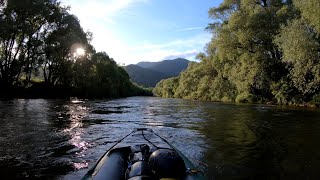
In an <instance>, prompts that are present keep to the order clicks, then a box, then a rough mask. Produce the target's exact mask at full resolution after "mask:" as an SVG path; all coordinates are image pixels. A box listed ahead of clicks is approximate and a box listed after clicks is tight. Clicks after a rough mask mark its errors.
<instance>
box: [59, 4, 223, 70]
mask: <svg viewBox="0 0 320 180" xmlns="http://www.w3.org/2000/svg"><path fill="white" fill-rule="evenodd" d="M61 1H62V4H63V5H68V6H70V7H71V9H70V12H71V13H72V14H75V15H76V16H77V17H78V18H79V20H80V24H81V26H82V27H83V29H84V30H85V31H87V30H88V31H90V32H92V33H93V40H92V42H91V44H92V45H93V46H94V47H95V49H96V50H97V51H105V52H106V53H107V54H108V55H109V56H110V57H112V58H113V59H114V60H115V61H116V62H117V63H119V64H121V65H128V64H136V63H138V62H141V61H160V60H164V59H174V58H179V57H181V58H186V59H189V60H195V55H196V54H197V53H199V52H202V51H203V50H204V47H205V45H206V43H208V42H209V41H210V39H211V35H210V33H209V32H207V31H205V30H204V29H205V27H206V26H207V25H208V23H210V22H211V21H212V20H211V19H210V18H209V17H208V10H209V8H210V7H214V6H218V5H219V4H220V3H221V1H222V0H90V1H89V0H61Z"/></svg>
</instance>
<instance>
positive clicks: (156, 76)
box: [123, 58, 190, 87]
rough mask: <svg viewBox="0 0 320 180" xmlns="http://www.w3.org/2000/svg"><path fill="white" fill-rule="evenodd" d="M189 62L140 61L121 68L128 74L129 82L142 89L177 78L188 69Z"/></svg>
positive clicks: (173, 60)
mask: <svg viewBox="0 0 320 180" xmlns="http://www.w3.org/2000/svg"><path fill="white" fill-rule="evenodd" d="M189 62H190V61H189V60H187V59H183V58H177V59H172V60H163V61H158V62H149V61H142V62H139V63H137V64H130V65H127V66H124V67H123V68H124V69H125V70H126V71H127V73H128V74H129V76H130V79H131V81H133V82H135V83H137V84H139V85H142V86H144V87H154V86H155V85H156V84H157V83H158V82H159V81H161V80H162V79H167V78H170V77H175V76H178V75H179V74H180V72H181V71H183V70H185V69H186V68H187V67H188V64H189Z"/></svg>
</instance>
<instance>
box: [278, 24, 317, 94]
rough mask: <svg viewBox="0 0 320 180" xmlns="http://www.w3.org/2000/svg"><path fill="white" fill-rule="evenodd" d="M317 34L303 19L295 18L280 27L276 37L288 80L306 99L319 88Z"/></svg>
mask: <svg viewBox="0 0 320 180" xmlns="http://www.w3.org/2000/svg"><path fill="white" fill-rule="evenodd" d="M317 36H318V34H317V32H316V31H314V29H313V28H312V27H310V25H309V24H307V23H306V22H305V21H304V20H302V19H295V20H293V21H292V22H290V23H289V24H288V25H287V26H284V27H282V28H281V32H280V34H279V36H278V37H277V38H276V42H277V43H278V45H279V47H280V48H281V49H282V52H283V61H284V62H285V63H286V64H287V66H288V67H289V70H290V74H289V77H290V80H291V81H292V82H293V85H294V87H295V88H297V89H298V90H299V92H300V93H301V94H302V95H303V96H305V98H306V99H308V98H310V97H311V96H313V94H315V93H316V92H318V91H319V88H320V55H319V53H320V41H319V40H318V39H317V38H316V37H317Z"/></svg>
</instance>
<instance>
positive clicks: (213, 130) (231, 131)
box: [200, 104, 320, 179]
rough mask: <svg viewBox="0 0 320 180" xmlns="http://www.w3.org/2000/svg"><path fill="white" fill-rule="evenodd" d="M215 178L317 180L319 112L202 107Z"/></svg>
mask: <svg viewBox="0 0 320 180" xmlns="http://www.w3.org/2000/svg"><path fill="white" fill-rule="evenodd" d="M202 109H203V116H205V117H203V118H204V119H206V121H205V122H203V125H202V128H201V129H200V131H201V132H203V133H204V134H205V135H206V137H207V141H208V144H209V145H210V147H209V148H208V150H207V152H206V153H205V155H204V157H203V159H204V161H206V162H209V166H208V167H207V173H208V176H209V177H212V179H318V177H319V174H318V169H319V167H320V159H319V157H320V152H319V143H318V140H317V139H319V138H320V133H319V132H320V131H319V130H320V122H319V121H318V118H319V117H320V113H319V111H308V110H303V109H296V110H292V109H282V108H279V107H271V106H262V105H241V106H236V105H228V104H211V105H208V104H206V105H204V108H202Z"/></svg>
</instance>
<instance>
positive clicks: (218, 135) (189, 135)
mask: <svg viewBox="0 0 320 180" xmlns="http://www.w3.org/2000/svg"><path fill="white" fill-rule="evenodd" d="M138 127H149V128H152V129H153V130H154V131H155V132H157V133H158V134H160V135H162V136H163V137H165V138H166V139H167V140H168V141H169V142H171V143H172V144H173V145H174V146H176V147H177V148H178V149H179V150H180V151H181V152H183V153H184V154H185V155H186V156H187V157H188V158H189V159H190V160H191V161H192V162H193V163H194V164H196V165H197V166H199V169H201V170H202V171H204V172H205V173H206V174H207V176H208V179H319V177H320V175H319V173H318V169H319V168H320V143H319V142H320V141H319V138H320V111H319V110H310V109H309V110H307V109H301V108H295V109H292V108H291V109H288V108H280V107H276V106H265V105H234V104H220V103H212V102H199V101H190V100H180V99H160V98H154V97H132V98H126V99H118V100H104V101H102V100H97V101H91V100H90V101H89V100H84V101H65V100H42V99H39V100H10V101H4V100H2V101H0V174H1V177H5V176H6V177H9V178H10V179H22V178H30V179H34V178H41V179H43V178H45V179H79V178H81V177H82V176H83V175H84V174H85V173H86V171H87V170H88V167H90V166H91V165H93V163H94V162H95V161H96V160H97V159H99V158H100V156H101V155H102V154H103V153H104V152H105V151H106V150H107V149H108V148H110V147H111V146H112V145H113V144H114V143H115V142H116V141H117V140H119V139H120V138H121V137H123V136H124V135H126V134H128V133H129V132H131V131H132V130H133V129H134V128H138Z"/></svg>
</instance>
